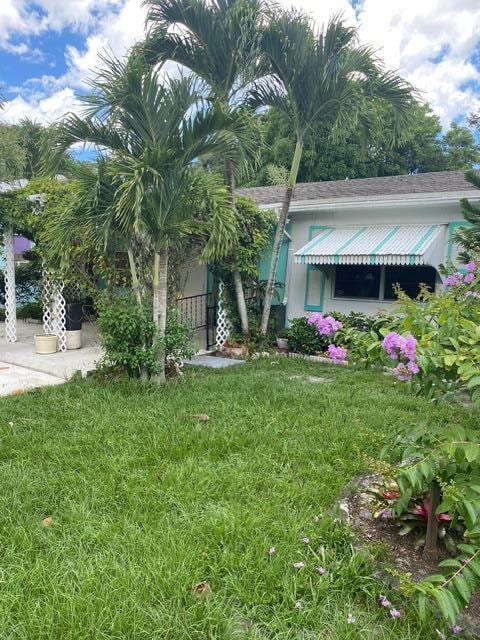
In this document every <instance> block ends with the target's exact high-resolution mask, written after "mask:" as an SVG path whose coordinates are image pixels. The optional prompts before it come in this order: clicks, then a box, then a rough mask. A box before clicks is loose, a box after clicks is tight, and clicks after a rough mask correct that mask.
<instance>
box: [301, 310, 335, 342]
mask: <svg viewBox="0 0 480 640" xmlns="http://www.w3.org/2000/svg"><path fill="white" fill-rule="evenodd" d="M307 324H308V325H310V326H312V325H313V326H315V327H316V328H317V331H318V333H319V334H320V335H321V336H328V337H330V336H333V334H334V333H335V332H336V331H338V330H339V329H341V328H342V327H343V325H342V323H341V322H339V321H338V320H335V318H334V317H333V316H324V315H323V314H322V313H312V314H311V315H310V317H309V318H308V320H307Z"/></svg>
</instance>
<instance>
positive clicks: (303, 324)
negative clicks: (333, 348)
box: [287, 317, 331, 355]
mask: <svg viewBox="0 0 480 640" xmlns="http://www.w3.org/2000/svg"><path fill="white" fill-rule="evenodd" d="M287 336H288V346H289V348H290V350H291V351H294V352H295V353H303V354H305V355H313V354H315V353H318V352H320V351H325V349H326V348H327V346H328V344H329V343H330V342H331V340H330V339H329V338H328V337H327V336H322V335H320V333H319V332H318V329H317V327H316V326H315V325H313V324H308V318H306V317H301V318H294V319H293V320H292V321H291V324H290V328H289V330H288V334H287Z"/></svg>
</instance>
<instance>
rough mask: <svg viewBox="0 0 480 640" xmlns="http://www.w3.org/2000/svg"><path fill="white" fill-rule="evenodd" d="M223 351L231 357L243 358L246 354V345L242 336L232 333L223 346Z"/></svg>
mask: <svg viewBox="0 0 480 640" xmlns="http://www.w3.org/2000/svg"><path fill="white" fill-rule="evenodd" d="M223 351H224V353H225V354H226V355H228V356H230V357H231V358H244V357H245V356H246V355H248V346H247V345H246V344H245V343H244V342H242V338H241V337H240V336H237V335H236V334H234V333H232V334H231V335H230V337H229V338H228V340H227V342H226V343H225V345H224V347H223Z"/></svg>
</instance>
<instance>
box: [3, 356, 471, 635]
mask: <svg viewBox="0 0 480 640" xmlns="http://www.w3.org/2000/svg"><path fill="white" fill-rule="evenodd" d="M97 376H98V374H97ZM309 376H315V378H316V380H315V379H314V380H313V381H312V380H309ZM319 378H324V379H326V380H327V381H326V382H321V381H320V382H319V381H318V379H319ZM419 414H421V415H422V417H423V419H425V420H427V421H429V423H430V424H432V425H435V426H436V427H438V428H439V427H440V426H441V425H444V424H448V425H451V426H452V427H453V426H455V425H458V426H463V427H464V428H469V429H476V428H477V424H478V419H477V418H478V416H477V414H476V413H472V412H467V411H466V410H464V409H462V408H461V407H459V406H454V405H452V406H449V405H446V404H445V405H434V404H432V403H430V402H428V401H427V400H426V399H424V398H421V397H415V396H413V395H412V394H409V393H408V392H407V391H406V390H404V387H403V386H399V384H398V383H397V382H396V381H395V380H394V379H393V378H391V377H389V376H384V375H382V374H380V373H378V372H375V371H356V370H352V369H351V368H350V367H333V366H322V365H318V364H312V363H308V362H304V361H298V360H288V359H280V360H278V361H276V360H272V359H268V358H265V359H263V358H261V359H260V360H258V361H256V362H255V363H250V364H247V365H243V366H238V367H233V368H232V369H230V370H228V371H205V370H189V371H187V372H186V373H185V375H184V376H182V377H181V378H177V379H175V380H172V381H170V382H169V383H168V384H167V386H166V387H165V389H163V390H162V391H161V392H160V391H159V390H158V389H156V388H154V387H152V386H150V385H148V384H139V383H138V382H132V381H130V382H129V381H123V380H118V381H112V380H108V381H103V380H101V379H100V378H98V377H97V379H89V380H87V381H77V382H72V383H69V384H67V385H65V386H62V387H58V388H50V389H44V390H42V391H36V392H32V393H27V394H24V395H23V396H19V397H15V398H6V399H3V400H2V412H1V418H0V433H1V438H2V447H1V449H0V451H1V454H0V457H1V464H0V481H1V486H2V491H1V493H0V523H1V526H0V545H1V549H2V553H1V561H0V568H1V579H2V588H1V590H0V616H1V619H2V634H3V635H4V636H5V637H8V638H12V639H17V638H21V639H22V640H25V639H29V638H32V639H33V638H35V639H36V640H38V639H46V638H49V639H50V638H51V639H53V638H62V639H65V640H69V639H73V638H74V639H75V640H83V639H87V638H88V639H90V638H95V639H102V638H109V639H110V638H135V639H147V638H148V639H149V640H151V639H152V638H162V640H163V639H169V638H171V639H174V640H184V639H188V640H190V639H193V638H195V639H196V638H198V639H204V638H218V639H222V640H223V639H228V638H232V639H233V638H242V637H245V638H262V639H267V638H268V639H273V638H275V639H277V638H284V639H290V638H292V639H293V638H295V639H297V638H315V637H318V638H325V637H328V638H331V639H332V640H345V639H347V640H348V639H349V638H351V639H354V638H355V639H357V638H369V639H370V638H375V639H377V638H378V639H382V640H387V639H388V640H393V639H394V638H402V639H404V640H413V639H418V640H419V639H420V638H422V639H426V640H429V639H433V638H437V637H438V635H437V632H436V630H435V628H436V627H437V626H438V625H441V624H442V623H441V621H440V620H438V621H436V622H432V619H427V620H426V621H425V622H421V621H420V619H419V616H418V614H417V610H416V604H415V601H414V600H412V601H409V600H403V599H402V597H401V596H400V595H399V594H397V593H395V592H392V591H391V590H390V589H388V587H386V585H385V584H384V583H383V582H381V581H379V580H378V579H377V578H375V577H374V571H375V569H374V564H373V562H372V556H371V554H372V552H373V553H380V550H379V549H376V548H373V549H368V550H367V549H360V550H355V548H356V545H357V543H358V540H356V539H355V537H354V536H353V534H352V533H351V532H350V531H349V530H348V529H347V528H345V526H344V525H342V524H341V523H339V522H338V521H336V520H334V519H332V518H331V517H329V515H328V512H329V509H330V507H331V506H332V505H333V504H334V502H335V499H336V497H337V496H338V494H339V492H340V491H341V489H342V487H343V486H344V485H345V484H346V482H347V481H348V480H349V479H350V478H352V477H353V476H355V475H356V474H357V473H359V472H361V471H364V470H366V469H368V467H369V459H370V458H372V457H373V458H374V457H376V456H377V454H378V451H379V449H380V448H381V446H382V442H383V436H387V435H389V434H392V433H396V432H397V431H399V429H400V427H401V426H402V425H405V424H409V423H411V424H414V423H415V422H416V421H417V419H418V415H419ZM366 457H367V458H368V459H366ZM381 595H383V596H385V597H386V598H388V601H389V602H391V603H392V606H391V609H392V610H393V611H394V613H393V614H392V613H391V612H390V609H388V608H385V607H383V606H380V605H379V598H380V596H381ZM396 612H398V613H400V614H401V615H400V617H397V613H396ZM439 628H442V627H439ZM446 633H449V632H448V631H447V632H446Z"/></svg>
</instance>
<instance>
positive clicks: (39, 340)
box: [34, 333, 58, 355]
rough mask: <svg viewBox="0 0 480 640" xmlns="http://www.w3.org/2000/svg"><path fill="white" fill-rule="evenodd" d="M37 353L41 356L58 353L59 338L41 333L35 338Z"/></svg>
mask: <svg viewBox="0 0 480 640" xmlns="http://www.w3.org/2000/svg"><path fill="white" fill-rule="evenodd" d="M34 340H35V351H36V352H37V353H39V354H41V355H47V354H50V353H56V352H57V348H58V338H57V336H56V335H53V334H50V333H41V334H38V335H36V336H35V337H34Z"/></svg>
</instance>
